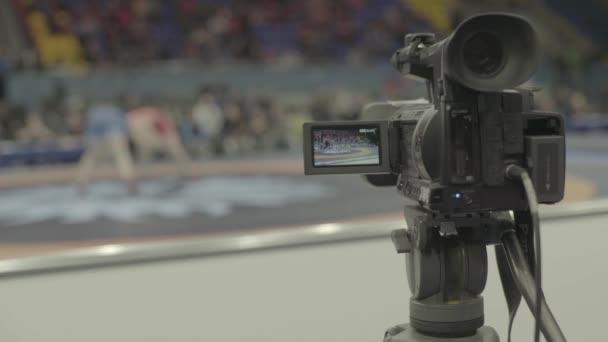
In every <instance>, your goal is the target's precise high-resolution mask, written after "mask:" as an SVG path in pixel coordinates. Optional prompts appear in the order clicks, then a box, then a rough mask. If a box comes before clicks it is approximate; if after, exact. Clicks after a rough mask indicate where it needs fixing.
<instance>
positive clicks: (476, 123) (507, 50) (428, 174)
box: [304, 14, 565, 213]
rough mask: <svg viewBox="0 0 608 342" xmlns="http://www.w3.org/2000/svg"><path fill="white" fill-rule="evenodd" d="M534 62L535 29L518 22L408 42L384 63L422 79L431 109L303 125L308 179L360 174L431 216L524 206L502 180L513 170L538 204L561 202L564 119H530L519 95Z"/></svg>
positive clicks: (494, 21) (499, 17) (491, 22)
mask: <svg viewBox="0 0 608 342" xmlns="http://www.w3.org/2000/svg"><path fill="white" fill-rule="evenodd" d="M539 57H540V47H539V42H538V38H537V35H536V32H535V30H534V28H533V26H532V25H531V24H530V22H528V21H527V20H526V19H524V18H522V17H519V16H516V15H508V14H485V15H479V16H475V17H472V18H469V19H468V20H466V21H464V22H463V23H462V24H460V25H459V26H458V28H457V29H456V30H455V31H454V32H453V33H452V34H451V35H450V36H449V37H447V38H446V39H444V40H442V41H439V42H437V41H436V39H435V36H434V35H433V34H430V33H416V34H408V35H406V36H405V46H404V47H403V48H401V49H399V50H397V51H396V52H395V53H394V55H393V56H392V59H391V62H392V64H393V66H394V67H395V68H396V69H397V70H398V71H399V72H400V73H401V74H403V75H408V76H410V77H415V78H418V79H422V80H424V81H426V83H427V89H428V100H429V102H428V103H422V104H402V105H399V104H392V103H381V104H375V105H370V106H368V107H367V110H366V113H367V112H370V111H375V112H380V113H383V115H381V116H382V117H387V118H388V117H390V119H388V120H369V121H366V120H364V121H342V122H318V123H307V124H304V158H305V160H304V162H305V174H307V175H313V174H342V173H360V174H365V175H366V178H367V180H368V181H369V182H370V183H372V184H374V185H378V186H386V185H393V186H394V185H396V186H397V188H398V189H399V191H400V192H402V193H403V195H404V196H405V197H406V198H408V199H411V200H412V201H415V202H417V204H418V205H420V206H422V207H423V208H425V209H428V210H430V211H432V212H441V213H470V212H485V211H497V210H525V209H526V208H527V207H528V204H527V202H526V196H525V193H524V190H523V189H522V187H521V186H520V185H519V183H517V182H515V181H512V180H510V179H509V178H508V177H506V172H505V169H506V167H507V166H508V165H517V166H520V167H523V168H524V169H526V170H527V171H528V173H530V177H531V179H532V181H533V183H534V185H535V188H536V193H537V198H538V201H539V202H540V203H555V202H558V201H560V200H561V199H562V198H563V195H564V181H565V139H564V121H563V118H562V116H561V115H560V114H557V113H547V112H540V111H535V110H534V106H533V93H532V91H531V90H528V89H524V88H517V87H518V86H520V85H521V84H522V83H523V82H525V81H526V80H528V79H529V78H530V77H531V75H532V73H533V72H534V71H535V69H536V67H537V64H538V61H539ZM363 116H364V117H365V113H364V114H363Z"/></svg>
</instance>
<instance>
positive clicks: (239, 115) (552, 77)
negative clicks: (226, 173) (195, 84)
mask: <svg viewBox="0 0 608 342" xmlns="http://www.w3.org/2000/svg"><path fill="white" fill-rule="evenodd" d="M456 2H458V3H460V5H463V4H465V3H469V7H470V8H475V9H477V8H478V7H480V6H482V4H481V2H479V1H473V0H453V1H448V0H446V1H445V3H446V4H452V6H448V5H445V6H444V2H441V3H440V2H436V3H435V2H429V1H425V0H308V1H295V0H172V1H161V0H132V1H120V0H107V1H102V0H88V1H86V0H11V2H10V4H11V5H12V6H13V7H14V8H15V10H16V13H17V14H18V17H19V23H20V25H21V26H22V27H21V29H22V31H23V32H24V34H25V38H26V40H27V43H28V45H29V46H30V47H31V50H30V52H29V53H23V54H21V55H20V56H14V55H11V54H9V53H8V52H7V51H5V50H2V48H1V47H0V140H1V141H16V142H18V143H20V144H26V145H31V144H49V143H51V144H56V143H63V142H66V143H71V144H84V143H85V142H86V141H87V138H88V135H89V133H90V132H88V129H87V123H88V122H90V121H91V119H90V116H91V112H92V111H93V108H95V107H96V106H98V105H99V102H100V101H101V100H100V99H96V98H82V97H78V96H75V95H74V94H70V93H69V92H68V91H67V90H66V88H65V87H64V85H62V84H61V83H57V85H56V86H55V87H54V90H53V91H52V93H51V94H50V95H48V96H47V97H46V98H45V99H44V100H43V101H40V102H39V103H36V104H35V105H33V106H28V107H27V108H26V107H23V106H18V105H16V104H14V103H11V102H9V100H8V98H6V97H5V95H6V89H5V84H6V82H5V79H6V78H8V77H9V76H10V75H11V74H12V73H18V72H19V71H21V70H26V71H27V70H31V69H41V70H44V71H47V72H48V73H53V72H54V71H56V70H57V69H61V70H69V71H77V72H78V71H86V70H104V69H108V68H109V69H112V70H116V69H117V68H118V69H121V68H122V69H121V70H129V71H130V72H132V71H133V70H137V67H139V66H142V65H145V64H146V63H159V62H161V63H162V62H164V65H171V64H172V63H176V64H179V65H186V66H188V67H194V68H197V67H199V66H201V65H202V66H203V67H204V68H207V67H208V68H213V67H215V66H217V65H218V64H221V63H228V65H233V64H231V63H239V64H240V65H242V64H251V65H252V67H254V68H255V67H257V66H259V65H262V64H270V65H300V64H307V65H316V64H322V63H326V62H327V63H329V64H331V63H334V64H336V63H337V64H344V63H346V64H365V63H372V62H378V61H379V60H381V61H383V62H384V63H385V62H386V60H387V58H388V56H390V55H391V54H392V52H393V51H394V50H395V49H396V48H397V47H399V46H401V45H402V40H403V35H404V33H407V32H421V31H422V32H424V31H432V32H437V33H438V35H439V36H440V37H441V36H442V35H443V34H445V33H446V32H449V31H450V30H451V29H452V28H453V26H454V24H455V23H458V22H459V21H460V20H462V18H463V17H466V16H467V15H468V13H469V11H468V10H466V9H465V8H466V6H455V5H453V4H454V3H456ZM504 2H505V3H511V2H512V3H513V4H515V5H517V4H524V3H525V2H522V1H515V0H514V1H504ZM560 32H561V31H560ZM573 37H575V38H577V37H579V36H573ZM572 41H577V39H571V42H572ZM591 45H593V44H591ZM561 46H562V44H557V47H556V48H555V49H554V50H551V49H548V51H552V52H551V53H550V56H549V57H548V58H547V60H546V61H545V65H544V67H545V69H546V70H549V72H548V74H549V76H548V77H545V79H544V80H543V81H542V82H540V83H539V84H537V85H539V86H541V87H543V88H544V90H543V91H541V92H539V93H537V95H536V99H537V107H538V109H542V110H550V111H557V112H562V113H565V114H566V115H567V116H568V117H570V118H574V119H575V121H576V119H577V118H578V117H579V116H581V115H580V114H582V113H590V112H591V113H593V112H598V113H599V112H608V86H607V85H605V82H604V83H603V84H604V85H603V86H599V87H598V86H595V85H592V84H591V83H590V82H588V79H587V78H586V76H584V75H593V74H594V72H593V70H595V69H592V68H590V67H588V66H589V65H591V63H590V62H589V61H588V60H587V59H585V58H583V57H581V55H584V54H583V53H582V52H581V53H577V51H582V50H581V49H579V48H572V49H570V50H571V51H570V50H569V51H564V49H562V48H561ZM598 46H599V45H598ZM599 50H601V49H595V50H594V51H599ZM554 52H555V53H554ZM586 55H588V56H592V57H593V56H595V57H594V58H595V59H594V61H595V62H594V63H596V62H597V61H600V60H601V58H602V57H601V56H603V55H602V54H597V53H593V54H590V53H587V54H586ZM598 56H599V57H598ZM589 58H590V57H589ZM190 62H193V63H192V64H190ZM152 67H155V66H152ZM606 72H608V71H606ZM70 74H71V73H70ZM77 74H78V73H77ZM78 75H83V74H78ZM395 76H397V75H395ZM260 81H262V80H260ZM220 82H227V81H226V80H223V81H220ZM403 87H404V83H403V82H402V81H400V80H399V79H398V78H395V79H388V80H386V82H385V83H384V84H381V85H378V86H377V87H376V89H377V93H376V94H370V93H364V92H362V91H357V90H353V89H350V88H349V87H348V85H344V86H343V87H333V88H327V89H316V90H314V91H312V92H311V93H307V94H303V97H305V99H304V100H302V99H299V100H298V101H292V100H291V99H288V98H287V99H286V98H283V97H277V96H275V95H273V94H271V93H264V94H260V93H255V92H250V93H242V92H239V91H236V90H235V89H232V88H231V87H230V86H229V85H227V84H219V83H218V84H208V85H204V86H202V87H201V89H200V91H199V93H198V95H196V96H195V97H194V98H186V99H180V100H176V99H171V98H159V97H156V98H153V97H151V98H146V97H145V96H144V97H141V98H135V97H133V96H130V95H129V94H128V93H126V92H125V94H123V95H121V96H119V98H114V99H106V100H105V102H111V103H112V104H113V105H119V107H121V110H124V112H125V115H127V116H134V114H133V113H142V112H145V113H148V114H150V113H154V114H150V115H154V116H157V117H162V118H164V119H163V120H164V122H165V123H166V122H169V125H170V126H172V127H175V132H176V134H177V135H178V137H179V140H180V142H181V143H182V144H183V145H184V146H185V150H186V151H187V153H188V154H189V155H190V156H194V157H197V156H207V155H222V154H223V155H240V154H246V153H252V152H259V151H268V150H276V149H284V148H289V147H290V146H294V145H297V142H296V143H294V141H295V140H298V133H299V132H300V127H301V126H299V124H300V123H301V122H303V121H305V120H311V119H312V120H331V119H336V120H349V119H354V118H356V117H357V116H358V115H359V113H360V110H361V108H362V107H363V105H364V104H365V103H367V102H369V101H382V100H397V99H402V98H404V95H406V94H407V95H409V98H412V97H416V96H418V95H414V96H412V95H413V93H414V92H413V91H412V89H404V88H403ZM304 95H305V96H304ZM101 102H103V101H101ZM126 113H129V114H126ZM132 114H133V115H132ZM161 121H162V120H161ZM163 125H165V124H160V125H159V126H158V127H156V129H157V130H159V132H160V131H161V130H163V128H162V127H161V126H163ZM606 126H607V127H608V124H607V125H606ZM294 127H295V128H294ZM130 134H131V135H132V132H131V133H130ZM130 140H131V142H132V144H131V145H132V146H131V147H132V150H134V151H135V150H136V149H137V146H135V145H136V144H133V136H131V137H130Z"/></svg>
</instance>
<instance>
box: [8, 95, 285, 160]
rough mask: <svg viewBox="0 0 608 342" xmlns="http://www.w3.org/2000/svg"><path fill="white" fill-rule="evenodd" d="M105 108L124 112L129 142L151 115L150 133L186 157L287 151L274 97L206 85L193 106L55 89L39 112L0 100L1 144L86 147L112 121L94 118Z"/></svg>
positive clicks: (280, 113)
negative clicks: (174, 142)
mask: <svg viewBox="0 0 608 342" xmlns="http://www.w3.org/2000/svg"><path fill="white" fill-rule="evenodd" d="M104 105H111V106H115V107H117V108H118V109H117V110H119V111H120V112H122V113H124V116H125V117H124V120H128V121H129V123H130V125H129V127H128V130H129V132H128V133H129V134H130V135H131V136H130V138H131V141H132V142H133V140H136V138H137V136H135V134H136V133H137V132H136V131H137V129H138V128H137V125H138V123H137V122H135V121H136V119H134V118H135V117H137V116H150V117H154V119H152V121H153V122H152V125H153V127H152V129H153V130H155V131H156V133H158V134H159V135H163V134H164V133H165V132H166V130H167V129H170V130H172V131H175V134H176V135H177V136H178V137H179V139H180V140H181V141H182V143H183V144H184V145H185V146H186V147H187V150H188V152H189V154H190V155H191V156H209V155H220V154H226V155H240V154H245V153H250V152H261V151H267V150H276V149H285V148H287V147H288V141H287V140H288V139H287V136H286V135H287V127H286V126H285V125H286V115H285V113H284V112H283V108H282V107H281V103H280V102H279V101H278V100H277V99H276V98H274V97H272V96H269V95H255V96H253V95H252V96H247V95H242V94H239V93H237V92H234V91H231V89H229V88H228V87H226V86H224V85H205V86H203V87H202V88H201V89H200V92H199V94H198V96H197V97H196V98H195V99H193V100H192V101H185V102H184V101H181V102H179V103H176V102H174V101H171V100H170V99H158V98H136V97H133V96H129V95H128V94H124V95H121V96H119V97H118V98H114V99H107V100H85V99H82V98H80V97H78V96H73V95H70V94H68V93H67V92H66V90H65V88H64V87H63V86H62V85H61V84H57V85H56V86H55V88H54V91H53V93H52V94H51V95H50V96H49V97H48V98H46V100H45V101H43V103H42V104H41V105H40V107H38V108H32V109H26V108H24V107H21V106H10V105H8V103H7V102H6V101H2V100H0V140H2V141H16V142H18V143H20V144H24V145H36V144H38V145H45V144H46V145H48V144H57V143H59V144H62V143H65V144H86V143H87V141H88V140H90V139H91V137H94V135H95V134H97V132H95V129H96V128H95V127H93V126H94V125H95V124H94V122H96V121H97V122H100V121H101V122H102V125H103V124H105V122H108V121H110V120H111V119H110V117H111V115H109V114H104V115H107V116H108V120H105V121H104V119H103V118H96V116H100V114H96V112H95V111H96V109H98V108H99V107H100V106H104ZM106 112H107V111H106ZM119 121H120V120H119ZM132 123H135V124H132ZM92 125H93V126H92ZM167 127H170V128H167ZM151 139H154V137H152V138H151ZM151 143H152V144H154V142H151ZM132 145H133V144H132ZM132 148H134V149H137V146H132Z"/></svg>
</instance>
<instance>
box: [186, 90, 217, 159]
mask: <svg viewBox="0 0 608 342" xmlns="http://www.w3.org/2000/svg"><path fill="white" fill-rule="evenodd" d="M191 116H192V121H193V123H194V128H195V129H196V132H197V133H198V137H199V138H200V139H201V142H202V143H203V144H205V146H206V148H204V149H203V150H206V152H209V151H216V150H217V149H218V147H219V146H218V145H219V144H220V141H221V135H222V131H223V128H224V113H223V112H222V108H221V107H220V104H219V101H218V99H217V98H216V96H215V95H214V94H213V92H212V90H211V89H210V88H208V87H206V88H204V89H203V90H202V91H201V93H200V95H199V97H198V100H197V101H196V103H195V104H194V107H193V108H192V113H191Z"/></svg>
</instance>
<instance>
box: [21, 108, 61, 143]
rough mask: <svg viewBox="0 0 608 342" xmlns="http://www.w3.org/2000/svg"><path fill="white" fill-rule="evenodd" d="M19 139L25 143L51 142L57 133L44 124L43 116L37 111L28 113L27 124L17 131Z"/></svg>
mask: <svg viewBox="0 0 608 342" xmlns="http://www.w3.org/2000/svg"><path fill="white" fill-rule="evenodd" d="M15 137H16V138H17V141H18V142H20V143H24V144H44V143H50V142H51V141H52V140H53V138H54V137H55V135H54V134H53V133H52V132H51V130H50V129H49V128H48V127H47V126H46V125H45V124H44V121H43V120H42V116H41V115H40V114H39V113H37V112H31V113H29V114H28V115H27V117H26V120H25V125H24V126H23V127H22V128H20V129H19V130H17V131H16V134H15Z"/></svg>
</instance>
